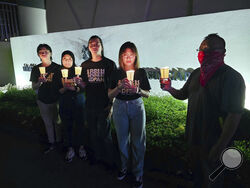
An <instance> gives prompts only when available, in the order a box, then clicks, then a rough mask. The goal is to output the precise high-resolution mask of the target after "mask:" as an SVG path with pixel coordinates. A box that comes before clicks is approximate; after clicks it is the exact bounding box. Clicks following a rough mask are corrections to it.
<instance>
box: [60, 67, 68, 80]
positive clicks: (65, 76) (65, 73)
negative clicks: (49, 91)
mask: <svg viewBox="0 0 250 188" xmlns="http://www.w3.org/2000/svg"><path fill="white" fill-rule="evenodd" d="M61 72H62V77H63V78H65V79H67V78H68V69H62V70H61Z"/></svg>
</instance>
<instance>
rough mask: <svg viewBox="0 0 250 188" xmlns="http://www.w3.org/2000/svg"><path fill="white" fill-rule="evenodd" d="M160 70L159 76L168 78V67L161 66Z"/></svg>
mask: <svg viewBox="0 0 250 188" xmlns="http://www.w3.org/2000/svg"><path fill="white" fill-rule="evenodd" d="M160 70H161V78H163V79H167V78H169V67H162V68H160Z"/></svg>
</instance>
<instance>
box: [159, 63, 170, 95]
mask: <svg viewBox="0 0 250 188" xmlns="http://www.w3.org/2000/svg"><path fill="white" fill-rule="evenodd" d="M160 71H161V78H160V84H161V89H162V90H165V91H168V90H169V89H170V88H171V80H170V79H169V67H162V68H161V69H160Z"/></svg>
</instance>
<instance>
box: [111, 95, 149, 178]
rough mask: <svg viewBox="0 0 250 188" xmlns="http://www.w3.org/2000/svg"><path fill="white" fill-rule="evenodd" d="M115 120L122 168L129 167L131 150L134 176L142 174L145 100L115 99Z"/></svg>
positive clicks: (144, 138) (144, 143)
mask: <svg viewBox="0 0 250 188" xmlns="http://www.w3.org/2000/svg"><path fill="white" fill-rule="evenodd" d="M113 121H114V124H115V129H116V134H117V140H118V145H119V150H120V157H121V169H127V166H128V159H129V150H131V157H132V159H131V160H132V173H133V175H134V176H142V175H143V165H144V154H145V150H146V129H145V126H146V114H145V108H144V103H143V100H142V99H141V98H138V99H135V100H130V101H124V100H119V99H115V101H114V104H113Z"/></svg>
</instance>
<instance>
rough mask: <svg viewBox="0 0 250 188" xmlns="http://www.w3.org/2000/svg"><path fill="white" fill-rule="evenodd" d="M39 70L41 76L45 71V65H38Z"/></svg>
mask: <svg viewBox="0 0 250 188" xmlns="http://www.w3.org/2000/svg"><path fill="white" fill-rule="evenodd" d="M39 71H40V74H41V75H42V76H45V73H46V71H45V67H39Z"/></svg>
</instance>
